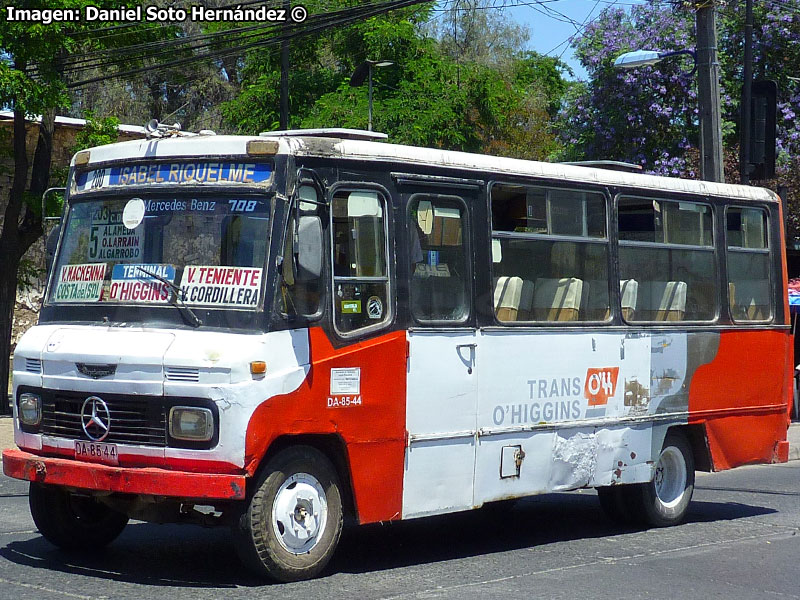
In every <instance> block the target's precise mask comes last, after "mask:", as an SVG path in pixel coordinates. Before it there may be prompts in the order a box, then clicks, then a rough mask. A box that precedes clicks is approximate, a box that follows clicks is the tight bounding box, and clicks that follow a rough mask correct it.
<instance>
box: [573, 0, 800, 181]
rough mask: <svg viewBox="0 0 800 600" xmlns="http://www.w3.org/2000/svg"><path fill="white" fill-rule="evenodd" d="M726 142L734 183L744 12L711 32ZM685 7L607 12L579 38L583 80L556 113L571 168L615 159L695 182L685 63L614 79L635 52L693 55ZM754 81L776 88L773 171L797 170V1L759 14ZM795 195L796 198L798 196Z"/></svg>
mask: <svg viewBox="0 0 800 600" xmlns="http://www.w3.org/2000/svg"><path fill="white" fill-rule="evenodd" d="M717 29H718V36H719V46H720V52H719V57H720V63H721V67H722V73H721V81H720V87H721V96H722V113H723V137H724V143H725V146H726V148H725V150H726V160H727V162H728V163H729V164H728V167H729V168H728V169H727V171H728V174H729V175H728V177H729V180H730V175H733V174H734V173H736V166H737V165H735V164H733V163H732V162H731V161H733V160H735V158H734V157H735V156H737V155H738V147H737V144H738V132H737V128H736V124H737V123H738V120H739V98H740V94H741V81H742V73H741V70H742V59H743V53H744V51H743V39H742V38H743V31H744V5H743V3H739V2H731V3H730V4H722V5H719V16H718V22H717ZM694 30H695V27H694V13H693V11H692V10H691V8H689V7H685V6H681V5H677V6H676V4H675V3H666V2H658V1H652V2H649V3H647V4H642V5H637V6H634V7H631V8H630V9H629V10H623V9H619V8H613V7H612V8H609V9H607V10H606V11H604V12H603V13H602V14H601V16H600V17H599V18H598V19H597V20H596V21H594V22H593V23H591V24H590V25H589V26H588V27H586V29H585V30H584V32H583V34H582V35H581V36H580V37H578V38H576V39H575V41H574V42H573V46H574V48H575V50H576V55H577V56H578V58H579V60H580V61H581V63H582V64H583V66H584V67H585V68H586V70H587V72H588V73H589V80H588V82H585V83H583V84H582V85H579V86H576V87H575V89H573V91H572V95H571V96H570V97H569V98H568V99H567V101H566V103H565V106H564V109H563V111H562V115H561V117H562V119H563V126H562V128H561V131H562V141H563V142H564V143H565V145H566V148H567V150H566V154H567V158H569V159H573V160H576V159H615V160H624V161H628V162H632V163H636V164H640V165H642V166H643V167H644V168H645V170H646V171H648V172H653V173H658V174H662V175H671V176H683V177H696V176H697V173H696V170H697V161H698V151H697V144H698V110H697V81H696V78H695V77H694V76H693V75H692V76H690V75H689V72H690V71H691V68H692V64H691V58H688V57H674V58H668V59H665V60H664V61H662V62H660V63H659V64H657V65H654V66H651V67H641V68H638V69H632V70H621V69H615V68H614V67H613V66H612V65H613V62H614V59H616V57H617V56H619V55H620V54H622V53H623V52H627V51H630V50H638V49H648V50H661V51H669V50H680V49H687V48H693V47H694V45H695V37H694ZM753 37H754V40H755V44H754V65H755V69H754V73H755V75H756V77H757V78H760V77H766V78H770V79H776V80H777V81H778V85H779V89H780V97H779V101H780V104H779V109H778V138H779V141H778V149H779V152H780V156H779V165H780V166H779V170H780V171H781V174H782V176H789V175H790V173H791V171H792V169H798V168H800V162H799V161H798V156H800V123H799V122H798V120H797V118H796V115H798V114H800V82H796V81H794V80H792V79H791V77H800V53H798V52H797V50H796V49H797V47H798V46H799V45H800V0H782V1H781V2H780V3H777V2H776V3H769V4H767V3H763V4H759V5H758V6H757V8H756V12H755V29H754V36H753ZM797 192H798V193H800V190H797Z"/></svg>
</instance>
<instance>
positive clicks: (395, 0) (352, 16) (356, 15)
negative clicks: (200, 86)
mask: <svg viewBox="0 0 800 600" xmlns="http://www.w3.org/2000/svg"><path fill="white" fill-rule="evenodd" d="M424 1H427V0H390V1H388V2H381V3H374V4H371V5H362V6H361V7H355V8H353V9H346V10H344V11H335V12H334V13H326V14H325V15H323V16H321V17H318V18H314V17H312V18H311V19H308V20H307V21H305V22H304V23H303V24H302V25H303V27H302V28H298V27H297V26H294V27H292V28H290V29H289V31H287V32H284V33H283V34H281V35H277V36H273V37H269V38H266V39H262V40H259V41H256V42H252V43H250V44H244V45H239V46H237V47H234V48H230V49H227V50H219V51H216V52H208V53H204V54H200V55H195V56H190V57H186V58H181V59H176V60H172V61H167V62H163V63H159V64H157V65H154V66H148V67H138V68H134V69H128V70H126V71H121V72H118V73H114V74H113V75H111V76H110V77H114V78H119V77H129V76H131V75H136V74H139V73H144V72H155V71H160V70H163V69H169V68H173V67H178V66H184V65H187V64H191V63H194V62H199V61H205V60H211V59H219V58H224V57H227V56H231V55H238V54H241V53H242V52H243V51H247V50H252V49H255V48H259V47H264V46H270V45H275V44H278V43H280V42H282V41H284V40H291V39H294V38H298V37H304V36H307V35H311V34H313V33H317V32H321V31H324V30H327V29H330V28H332V27H337V26H341V25H347V24H350V23H352V22H354V21H357V20H359V19H365V18H370V17H373V16H377V15H379V14H384V13H386V12H389V11H392V10H397V9H399V8H405V7H409V6H414V5H416V4H421V3H422V2H424ZM342 13H345V16H339V15H341V14H342ZM331 17H333V18H331ZM312 19H314V20H313V21H312ZM317 21H319V23H317ZM306 24H309V25H308V26H307V25H306ZM108 78H109V76H108V75H106V76H103V77H93V78H90V79H85V80H82V81H77V82H72V83H69V84H68V85H67V87H68V88H78V87H83V86H85V85H89V84H91V83H96V82H98V81H103V80H106V79H108Z"/></svg>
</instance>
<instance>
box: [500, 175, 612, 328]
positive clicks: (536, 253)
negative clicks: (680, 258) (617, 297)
mask: <svg viewBox="0 0 800 600" xmlns="http://www.w3.org/2000/svg"><path fill="white" fill-rule="evenodd" d="M491 209H492V282H493V290H492V293H493V298H494V310H495V317H496V319H497V320H498V321H499V322H501V323H507V322H526V321H539V322H554V321H555V322H560V321H607V320H608V319H609V318H610V304H609V281H608V255H609V244H608V235H607V232H606V198H605V197H604V195H603V194H602V193H599V192H594V191H588V190H578V189H560V188H547V187H538V186H528V185H514V184H505V183H502V184H501V183H498V184H495V185H493V186H492V188H491Z"/></svg>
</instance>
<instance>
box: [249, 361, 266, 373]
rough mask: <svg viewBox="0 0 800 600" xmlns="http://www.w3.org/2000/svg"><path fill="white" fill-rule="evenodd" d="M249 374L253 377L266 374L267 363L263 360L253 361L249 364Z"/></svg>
mask: <svg viewBox="0 0 800 600" xmlns="http://www.w3.org/2000/svg"><path fill="white" fill-rule="evenodd" d="M250 372H251V373H252V374H253V375H263V374H264V373H266V372H267V363H265V362H264V361H263V360H254V361H253V362H251V363H250Z"/></svg>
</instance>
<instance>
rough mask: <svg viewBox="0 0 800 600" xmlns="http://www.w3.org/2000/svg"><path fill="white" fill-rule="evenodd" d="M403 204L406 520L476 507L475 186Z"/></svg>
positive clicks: (412, 197) (415, 196)
mask: <svg viewBox="0 0 800 600" xmlns="http://www.w3.org/2000/svg"><path fill="white" fill-rule="evenodd" d="M464 188H466V189H459V188H456V192H455V193H451V192H452V188H449V189H448V190H447V192H448V193H446V194H445V193H427V192H424V193H412V194H408V195H406V196H404V200H406V204H405V206H406V214H405V221H406V223H405V225H406V234H407V235H406V240H407V242H408V243H407V245H406V252H403V253H400V255H401V256H403V255H404V256H406V257H407V258H406V260H407V261H408V265H409V270H408V279H407V281H408V286H409V294H408V301H409V307H408V312H409V316H410V325H411V326H410V328H409V332H408V343H409V358H408V370H407V378H408V379H407V394H408V395H407V398H408V400H407V405H406V430H407V431H408V444H407V447H406V460H405V474H404V482H403V517H404V518H408V517H413V516H423V515H428V514H435V513H441V512H450V511H453V510H460V509H464V508H471V507H472V506H473V480H474V469H475V435H476V428H475V423H476V411H477V379H478V368H479V359H478V345H477V336H476V330H475V326H474V320H473V319H474V316H473V306H472V305H473V302H472V265H473V260H472V255H471V244H470V230H471V228H470V220H469V211H468V206H470V205H471V204H472V203H474V202H475V201H476V200H477V191H478V186H477V185H476V186H470V187H468V188H467V186H464Z"/></svg>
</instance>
